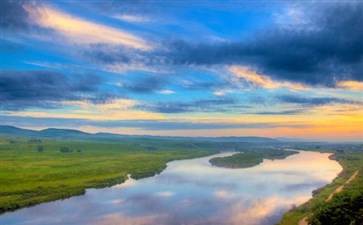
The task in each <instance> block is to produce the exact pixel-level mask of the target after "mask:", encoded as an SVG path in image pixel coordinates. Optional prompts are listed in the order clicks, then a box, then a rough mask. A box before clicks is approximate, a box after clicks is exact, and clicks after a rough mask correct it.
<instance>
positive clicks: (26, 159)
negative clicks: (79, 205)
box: [0, 138, 216, 213]
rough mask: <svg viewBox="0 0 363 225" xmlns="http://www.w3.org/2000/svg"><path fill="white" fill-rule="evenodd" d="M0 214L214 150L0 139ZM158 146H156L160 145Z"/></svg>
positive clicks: (154, 170)
mask: <svg viewBox="0 0 363 225" xmlns="http://www.w3.org/2000/svg"><path fill="white" fill-rule="evenodd" d="M0 143H1V146H0V154H1V165H0V166H1V173H0V212H1V213H4V212H6V211H11V210H15V209H19V208H22V207H26V206H31V205H35V204H39V203H42V202H46V201H52V200H56V199H62V198H67V197H70V196H74V195H80V194H83V193H84V192H85V189H86V188H95V187H106V186H111V185H114V184H117V183H121V182H123V181H125V179H127V174H131V175H132V177H133V178H135V179H138V178H144V177H148V176H153V175H155V174H157V173H160V172H161V171H162V170H164V169H165V167H166V163H167V162H169V161H171V160H177V159H187V158H195V157H201V156H206V155H210V154H213V153H216V151H215V150H205V149H201V148H200V149H196V148H194V149H192V150H190V148H188V147H187V146H183V145H179V147H178V148H173V149H170V150H168V149H159V148H151V147H150V146H148V147H144V146H135V145H128V144H121V143H100V142H90V141H60V140H37V139H18V138H2V139H0ZM159 144H160V143H159Z"/></svg>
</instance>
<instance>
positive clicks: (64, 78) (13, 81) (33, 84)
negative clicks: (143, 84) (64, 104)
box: [0, 70, 115, 110]
mask: <svg viewBox="0 0 363 225" xmlns="http://www.w3.org/2000/svg"><path fill="white" fill-rule="evenodd" d="M0 77H1V79H0V88H1V99H2V109H3V110H4V109H5V110H21V109H25V108H28V107H40V108H54V107H59V106H60V105H59V103H60V102H61V101H77V100H82V101H85V100H87V101H91V102H93V103H104V102H107V101H108V100H110V99H113V98H114V97H115V96H114V95H112V94H109V93H103V92H100V91H99V86H100V85H101V84H102V81H101V79H100V78H99V77H98V76H96V75H90V74H88V75H73V76H70V75H65V74H63V73H59V72H54V71H45V70H44V71H43V70H31V71H16V70H13V71H2V72H1V74H0Z"/></svg>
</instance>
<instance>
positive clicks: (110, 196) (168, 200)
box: [1, 152, 342, 225]
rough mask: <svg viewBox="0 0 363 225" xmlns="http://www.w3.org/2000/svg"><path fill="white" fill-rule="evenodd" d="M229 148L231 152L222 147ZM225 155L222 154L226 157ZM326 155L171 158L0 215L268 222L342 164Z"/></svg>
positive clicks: (130, 221)
mask: <svg viewBox="0 0 363 225" xmlns="http://www.w3.org/2000/svg"><path fill="white" fill-rule="evenodd" d="M223 154H231V153H223ZM223 154H222V155H223ZM328 156H329V154H321V153H317V152H300V154H297V155H292V156H290V157H288V158H287V159H285V160H275V161H271V160H264V162H263V163H262V164H260V165H258V166H255V167H253V168H247V169H227V168H219V167H214V166H211V165H210V164H209V163H208V160H209V159H210V158H213V157H215V156H210V157H204V158H199V159H193V160H181V161H175V162H171V163H168V167H167V169H166V170H165V171H164V172H163V173H161V174H160V175H157V176H154V177H150V178H146V179H142V180H138V181H135V180H132V179H130V180H128V181H126V182H125V183H124V184H120V185H116V186H113V187H111V188H104V189H89V190H87V192H86V195H84V196H77V197H73V198H70V199H67V200H63V201H55V202H50V203H45V204H41V205H38V206H35V207H32V208H28V209H22V210H18V211H16V212H13V213H7V214H4V215H2V216H1V217H2V218H1V220H2V221H1V222H2V224H97V225H108V224H126V225H139V224H140V225H141V224H157V225H161V224H193V225H199V224H200V225H202V224H231V225H233V224H244V225H257V224H261V225H264V224H273V223H275V222H278V221H279V220H280V218H281V215H282V213H283V212H284V211H286V210H288V209H289V208H290V207H291V205H292V204H296V205H299V204H301V203H303V202H305V201H306V200H307V199H309V198H310V197H311V191H312V190H314V189H316V188H318V187H321V186H323V185H325V184H327V183H329V182H330V181H331V180H332V179H333V178H334V177H335V176H336V175H337V173H339V172H340V171H341V169H342V168H341V166H340V165H339V164H338V163H337V162H335V161H332V160H329V159H328Z"/></svg>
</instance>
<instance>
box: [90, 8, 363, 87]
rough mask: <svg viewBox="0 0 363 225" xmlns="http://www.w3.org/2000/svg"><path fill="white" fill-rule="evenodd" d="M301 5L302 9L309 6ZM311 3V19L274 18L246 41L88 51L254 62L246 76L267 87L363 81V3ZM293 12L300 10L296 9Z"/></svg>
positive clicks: (148, 58)
mask: <svg viewBox="0 0 363 225" xmlns="http://www.w3.org/2000/svg"><path fill="white" fill-rule="evenodd" d="M300 7H302V9H301V11H304V9H305V8H304V7H305V6H303V5H300ZM307 9H309V10H308V11H309V13H308V14H309V22H303V19H301V18H300V19H299V18H295V19H294V21H295V22H294V23H298V25H296V26H288V27H286V26H282V25H281V24H280V23H276V24H275V25H272V26H270V28H268V29H265V30H260V31H259V32H255V33H253V34H252V35H251V36H250V38H246V39H244V40H243V41H224V42H210V41H209V42H196V41H194V42H191V41H185V40H180V39H171V40H164V41H161V42H162V45H163V48H160V49H158V50H155V51H152V52H142V51H137V50H135V51H134V50H128V51H124V50H122V49H117V48H116V49H115V48H113V49H112V47H111V46H108V47H107V46H93V48H92V49H89V50H88V53H90V54H88V57H91V58H93V60H95V61H97V62H99V63H105V64H110V63H122V64H124V65H128V64H129V65H138V66H140V65H144V66H145V67H154V68H155V67H158V66H170V67H172V66H199V67H200V66H207V67H208V66H209V67H212V66H220V65H226V66H240V67H239V68H243V67H245V68H255V70H254V71H253V73H245V74H244V75H243V77H244V78H245V79H246V80H247V81H248V82H250V84H252V85H255V86H261V87H263V88H277V87H281V86H282V87H288V88H295V89H296V88H298V89H303V88H305V87H306V86H324V87H334V88H335V87H337V86H338V84H337V83H339V82H342V81H362V79H363V76H362V74H361V71H363V41H362V40H363V33H362V32H359V30H360V27H362V26H363V22H362V21H363V14H362V13H361V12H362V11H363V3H359V2H354V3H347V2H343V3H333V4H329V5H326V4H325V5H321V4H319V3H316V4H309V7H307V6H306V10H307ZM290 14H291V13H290ZM292 14H293V16H295V17H296V16H299V15H298V14H296V12H294V11H292ZM336 15H339V17H337V16H336ZM290 16H291V15H290ZM304 19H305V18H304ZM299 21H300V22H299ZM92 52H94V53H92ZM231 69H232V70H234V69H236V68H234V67H231ZM240 72H241V71H240ZM240 72H239V74H240ZM247 75H248V76H247Z"/></svg>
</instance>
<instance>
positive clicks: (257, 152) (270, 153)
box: [209, 148, 297, 168]
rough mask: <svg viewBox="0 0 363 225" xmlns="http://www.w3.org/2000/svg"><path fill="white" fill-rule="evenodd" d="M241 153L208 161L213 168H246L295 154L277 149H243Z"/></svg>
mask: <svg viewBox="0 0 363 225" xmlns="http://www.w3.org/2000/svg"><path fill="white" fill-rule="evenodd" d="M243 151H244V152H242V153H236V154H234V155H231V156H225V157H216V158H212V159H210V160H209V162H210V163H211V164H212V165H214V166H219V167H226V168H247V167H252V166H256V165H258V164H260V163H262V161H263V159H271V160H274V159H284V158H286V157H287V156H289V155H293V154H297V152H295V151H285V150H279V149H270V148H265V149H264V148H261V149H252V150H247V149H244V150H243Z"/></svg>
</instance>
